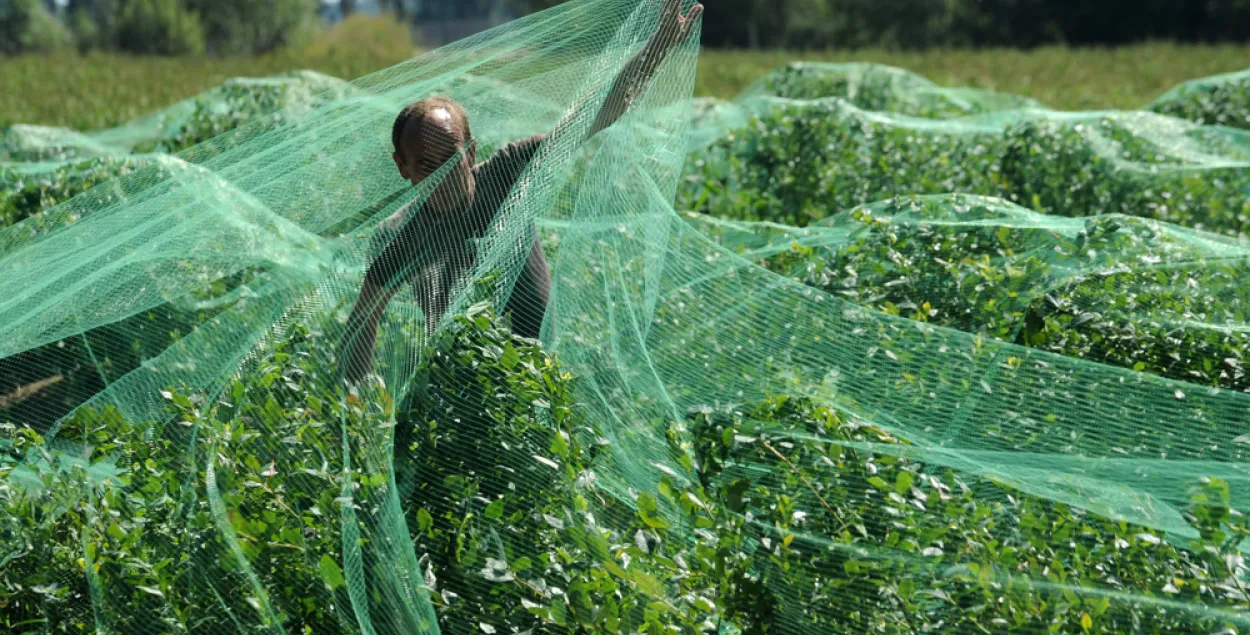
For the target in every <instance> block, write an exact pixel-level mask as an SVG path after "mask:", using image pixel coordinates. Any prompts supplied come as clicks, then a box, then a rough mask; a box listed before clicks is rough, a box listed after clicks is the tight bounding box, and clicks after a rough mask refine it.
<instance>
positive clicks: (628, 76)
mask: <svg viewBox="0 0 1250 635" xmlns="http://www.w3.org/2000/svg"><path fill="white" fill-rule="evenodd" d="M702 12H703V5H701V4H698V3H695V5H694V6H693V7H691V8H690V13H688V14H686V15H682V14H681V0H664V7H663V8H661V9H660V26H659V29H658V30H657V31H656V33H655V35H654V36H652V37H651V40H650V41H648V42H647V45H646V46H645V47H643V49H642V50H641V51H639V52H638V54H637V55H635V56H634V57H633V58H632V59H630V60H629V62H628V63H627V64H625V68H623V69H621V73H620V74H619V75H617V76H616V82H615V83H614V84H613V85H612V90H611V92H609V93H608V97H607V99H605V100H604V101H603V107H602V108H600V109H599V114H598V116H596V117H595V123H594V125H592V126H591V127H590V132H588V133H587V135H586V137H587V138H590V137H593V136H595V135H597V134H599V132H600V131H602V130H604V129H606V128H610V127H611V126H612V124H614V123H616V120H617V119H620V118H621V115H623V114H625V111H626V110H629V107H630V105H632V104H633V102H634V100H635V99H637V98H638V96H639V95H641V94H642V92H643V91H644V90H645V89H646V87H647V84H649V83H651V78H653V77H654V76H655V73H656V71H658V70H659V68H660V64H663V63H664V60H665V59H666V58H667V57H668V54H669V53H670V52H672V50H673V49H674V48H676V47H677V45H678V44H681V43H682V42H684V41H685V39H686V37H688V36H689V35H690V29H691V28H692V27H693V26H694V24H695V20H696V19H697V18H698V17H699V14H700V13H702Z"/></svg>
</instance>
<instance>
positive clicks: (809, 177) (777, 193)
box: [678, 98, 1250, 235]
mask: <svg viewBox="0 0 1250 635" xmlns="http://www.w3.org/2000/svg"><path fill="white" fill-rule="evenodd" d="M1014 114H1015V113H999V114H991V115H987V116H986V117H988V118H990V119H982V120H964V119H961V120H957V121H934V122H926V121H920V120H914V119H911V120H909V119H900V118H897V117H892V116H889V115H881V114H878V113H872V112H868V111H865V110H862V109H860V108H857V107H855V106H854V105H852V104H850V103H848V102H847V101H845V100H842V99H838V98H828V99H820V100H815V101H778V102H774V103H772V104H771V105H769V106H767V107H766V108H765V111H764V113H763V114H761V115H759V116H757V117H754V118H752V119H751V121H750V122H749V124H748V125H747V126H746V127H745V128H742V129H738V130H735V131H733V133H732V134H730V135H727V136H726V137H725V138H724V139H723V140H721V141H716V142H714V143H712V144H710V145H709V146H707V147H705V148H702V149H699V150H696V151H695V152H694V153H693V154H692V156H691V157H690V158H689V160H688V170H687V177H686V179H685V180H684V181H683V183H682V187H681V189H680V191H679V198H678V206H679V208H683V209H689V210H695V211H701V212H705V213H708V214H711V215H714V216H720V217H726V218H737V219H744V220H769V221H775V222H780V223H786V224H791V225H806V224H808V223H811V222H813V221H815V220H819V219H821V218H825V217H826V216H829V215H831V214H834V213H836V212H838V211H841V210H846V209H850V208H852V207H855V206H857V205H863V204H867V203H871V202H874V201H880V200H884V199H887V198H891V197H894V196H902V195H910V194H942V193H948V192H961V193H969V194H981V195H987V196H996V197H1000V198H1004V199H1007V200H1010V201H1013V202H1016V203H1019V204H1021V205H1024V206H1026V207H1029V208H1031V209H1034V210H1037V211H1040V212H1045V213H1049V214H1058V215H1063V216H1092V215H1097V214H1111V213H1122V214H1130V215H1135V216H1143V217H1150V218H1157V219H1160V220H1167V221H1170V222H1175V223H1179V224H1183V225H1187V226H1191V227H1196V228H1204V229H1208V230H1212V231H1220V232H1225V233H1229V234H1232V235H1238V234H1242V233H1245V232H1246V223H1247V219H1250V196H1247V193H1248V192H1250V169H1248V168H1247V166H1248V165H1250V163H1248V162H1247V161H1248V160H1250V143H1247V138H1246V137H1245V135H1244V133H1241V132H1239V131H1236V130H1232V129H1228V128H1201V127H1198V126H1196V125H1193V124H1186V123H1184V122H1181V121H1179V120H1176V119H1171V118H1166V117H1163V116H1160V115H1155V114H1151V113H1105V114H1090V115H1082V116H1061V115H1036V116H1030V115H1019V116H1017V117H1014V119H1013V120H1011V121H1008V122H1005V123H1004V122H1001V121H999V120H997V119H993V118H996V117H1008V116H1013V115H1014Z"/></svg>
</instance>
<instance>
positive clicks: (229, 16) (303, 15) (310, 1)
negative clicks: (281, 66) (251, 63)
mask: <svg viewBox="0 0 1250 635" xmlns="http://www.w3.org/2000/svg"><path fill="white" fill-rule="evenodd" d="M186 2H187V6H188V7H189V8H190V9H191V10H193V11H197V12H198V13H199V15H200V16H201V17H202V19H203V22H204V32H205V36H206V37H207V40H208V48H209V50H210V51H212V52H214V53H216V54H219V55H255V54H259V53H266V52H269V51H274V50H277V49H280V48H283V47H286V46H301V45H303V44H306V43H307V41H308V40H309V39H310V38H311V37H312V35H313V34H314V33H315V31H316V24H317V15H316V11H317V3H316V0H271V1H269V2H254V1H253V0H186Z"/></svg>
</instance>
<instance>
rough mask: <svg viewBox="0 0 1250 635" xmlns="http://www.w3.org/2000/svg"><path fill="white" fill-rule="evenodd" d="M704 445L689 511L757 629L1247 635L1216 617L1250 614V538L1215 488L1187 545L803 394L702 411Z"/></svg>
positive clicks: (1206, 491)
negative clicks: (953, 460)
mask: <svg viewBox="0 0 1250 635" xmlns="http://www.w3.org/2000/svg"><path fill="white" fill-rule="evenodd" d="M690 434H691V436H692V447H691V448H690V450H689V451H690V453H691V454H692V455H693V456H694V469H692V470H691V474H692V475H693V476H694V477H695V479H696V481H697V483H698V484H699V485H698V492H699V496H700V500H703V501H706V503H705V505H704V506H701V507H696V506H687V511H688V513H690V516H691V518H690V520H691V521H693V522H700V519H702V520H701V526H705V527H709V533H711V534H715V536H716V541H717V543H718V546H717V548H716V549H713V550H711V553H715V554H717V556H718V557H719V558H720V559H721V560H720V561H719V562H718V565H719V566H717V567H714V568H713V569H712V570H713V571H717V572H718V575H717V577H716V579H717V581H718V582H720V586H719V587H718V588H719V589H720V590H721V592H722V593H721V595H720V596H719V597H718V603H719V606H720V607H721V609H722V610H723V612H724V613H725V615H726V616H730V617H732V618H733V621H734V623H736V624H737V625H739V626H740V628H741V629H742V632H743V633H891V634H901V633H951V634H955V633H974V632H988V633H999V632H1065V633H1080V632H1084V633H1117V634H1118V633H1158V634H1163V633H1198V632H1200V633H1212V632H1221V629H1229V630H1227V631H1223V632H1237V631H1236V625H1235V624H1233V623H1230V622H1229V621H1228V620H1226V619H1222V618H1220V617H1219V616H1218V615H1217V614H1216V611H1215V609H1226V610H1228V611H1229V612H1232V613H1236V612H1238V611H1243V610H1245V609H1246V608H1247V607H1250V595H1247V594H1246V593H1245V591H1244V590H1239V589H1241V583H1240V582H1239V578H1241V577H1242V576H1244V575H1245V574H1246V573H1247V571H1246V566H1245V563H1244V561H1243V560H1242V558H1241V557H1240V556H1239V552H1238V548H1237V545H1238V544H1240V543H1241V542H1242V541H1243V540H1245V539H1246V538H1247V537H1250V526H1247V524H1246V523H1245V520H1244V516H1242V515H1241V513H1240V512H1239V511H1238V510H1235V509H1233V508H1232V507H1231V504H1230V493H1229V485H1228V483H1225V482H1223V481H1220V480H1218V479H1198V480H1195V481H1194V482H1192V483H1190V485H1191V489H1190V500H1189V503H1188V505H1187V506H1186V508H1185V510H1184V515H1185V518H1186V519H1187V521H1188V522H1189V523H1190V525H1191V527H1192V529H1193V530H1194V532H1195V534H1196V535H1197V538H1196V539H1194V540H1192V541H1190V542H1189V544H1186V545H1183V546H1178V545H1175V544H1172V543H1170V542H1168V540H1166V539H1165V538H1164V536H1163V535H1162V534H1160V533H1159V532H1157V531H1154V530H1151V529H1149V528H1146V527H1142V526H1135V525H1133V524H1131V523H1126V522H1123V521H1115V520H1109V519H1106V518H1102V517H1099V516H1097V515H1095V514H1091V513H1088V512H1084V511H1082V510H1079V509H1077V508H1074V507H1071V506H1069V505H1066V504H1063V503H1058V502H1053V501H1050V500H1047V499H1044V498H1039V497H1035V496H1032V495H1029V494H1027V493H1024V492H1020V491H1017V490H1015V489H1013V488H1011V487H1009V486H1007V485H1005V484H1001V483H997V482H994V481H991V480H986V479H983V478H979V477H977V476H976V475H972V474H962V473H959V472H957V471H954V470H950V469H946V468H942V467H938V466H927V465H925V464H924V462H923V461H919V460H916V459H913V458H908V454H907V451H908V449H909V444H908V443H907V442H906V441H905V440H900V439H898V438H896V437H894V436H893V435H891V434H889V433H887V432H885V431H884V430H881V429H880V428H877V427H875V426H872V425H869V424H867V423H866V422H863V421H856V420H854V419H852V418H849V417H848V416H846V415H845V414H844V413H842V412H840V411H839V410H836V409H833V408H830V407H828V406H826V405H822V404H819V403H814V402H812V401H810V400H807V399H796V398H788V397H778V398H775V399H772V400H769V401H767V402H764V403H760V404H747V405H743V406H739V407H737V408H735V409H734V410H733V411H732V412H722V411H719V410H716V411H713V410H711V409H697V410H695V411H694V412H693V413H692V417H691V420H690ZM696 526H699V525H696ZM696 553H703V554H706V553H708V551H707V550H696ZM1160 589H1162V591H1160ZM1228 589H1231V591H1229V590H1228ZM1158 597H1162V598H1167V599H1170V600H1176V601H1178V602H1186V603H1193V605H1195V606H1200V607H1204V608H1203V609H1201V610H1197V611H1194V612H1188V611H1185V610H1177V609H1175V608H1173V607H1166V606H1164V605H1163V603H1161V602H1155V601H1154V600H1155V598H1158ZM1206 609H1212V610H1210V611H1208V610H1206Z"/></svg>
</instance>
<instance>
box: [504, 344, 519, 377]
mask: <svg viewBox="0 0 1250 635" xmlns="http://www.w3.org/2000/svg"><path fill="white" fill-rule="evenodd" d="M520 362H521V355H520V353H517V351H516V347H515V346H513V345H512V342H508V343H507V344H504V345H503V354H502V355H500V356H499V363H500V364H502V365H503V367H504V368H506V369H508V370H512V369H513V367H515V366H516V365H517V364H518V363H520Z"/></svg>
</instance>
